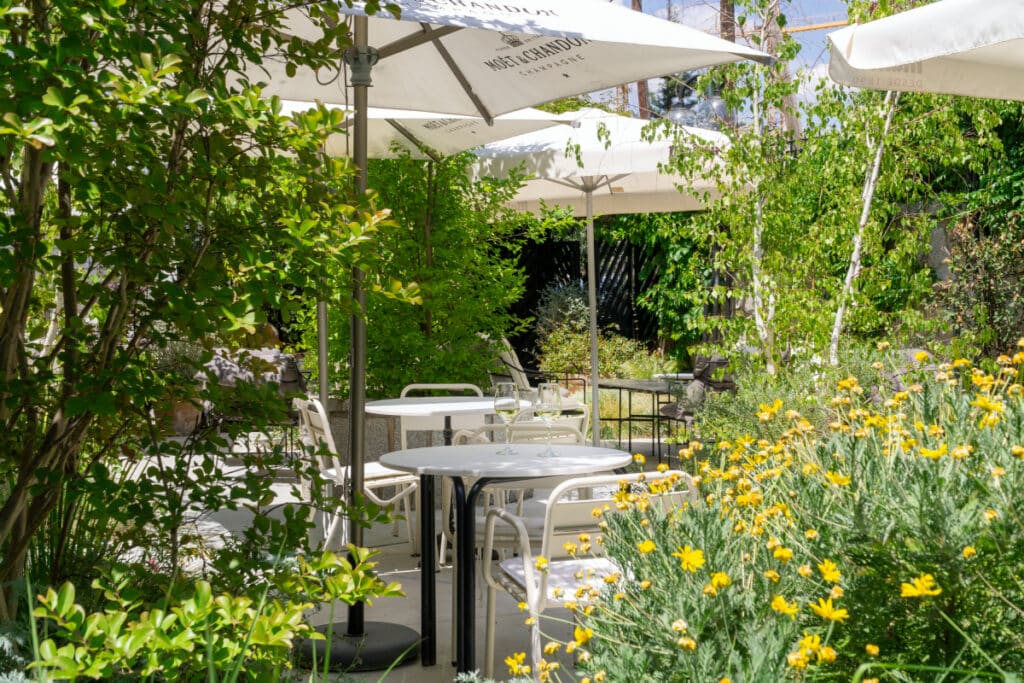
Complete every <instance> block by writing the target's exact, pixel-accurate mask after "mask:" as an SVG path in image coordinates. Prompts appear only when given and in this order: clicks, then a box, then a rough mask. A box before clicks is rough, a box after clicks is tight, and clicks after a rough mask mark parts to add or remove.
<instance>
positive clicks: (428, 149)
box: [282, 100, 571, 161]
mask: <svg viewBox="0 0 1024 683" xmlns="http://www.w3.org/2000/svg"><path fill="white" fill-rule="evenodd" d="M313 106H314V103H311V102H294V101H289V100H285V101H283V102H282V111H283V113H286V114H291V113H295V112H301V111H307V110H308V109H310V108H312V107H313ZM325 106H327V107H328V108H330V109H341V110H344V111H346V113H347V114H348V115H349V116H350V118H347V119H346V121H345V129H346V131H345V132H344V133H337V134H334V135H331V136H330V137H328V138H327V144H326V145H325V147H324V153H326V154H327V155H329V156H336V157H347V156H351V155H352V135H351V129H352V125H351V124H352V122H353V119H354V116H355V112H354V111H353V110H352V109H351V108H349V107H344V106H343V105H333V104H326V105H325ZM366 118H367V131H366V138H367V140H366V156H367V157H368V158H370V159H390V158H394V157H396V156H398V152H397V151H396V150H404V151H406V152H408V153H409V154H410V155H411V156H412V158H414V159H433V160H435V161H436V160H438V159H440V158H442V157H446V156H451V155H452V154H458V153H459V152H464V151H466V150H467V149H472V148H473V147H478V146H480V145H485V144H487V143H488V142H493V141H495V140H502V139H504V138H509V137H513V136H516V135H522V134H524V133H529V132H532V131H536V130H540V129H542V128H547V127H549V126H554V125H557V124H559V123H569V122H570V121H571V117H568V116H566V115H564V114H549V113H548V112H545V111H541V110H540V109H532V108H526V109H518V110H516V111H513V112H509V113H508V114H502V115H501V116H497V117H495V118H494V121H492V122H491V124H488V123H487V122H486V121H484V120H483V119H481V118H480V117H479V116H465V115H447V114H438V113H436V112H426V111H413V110H407V109H385V108H381V107H370V108H369V109H368V110H367V116H366Z"/></svg>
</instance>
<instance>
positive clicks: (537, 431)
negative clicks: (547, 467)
mask: <svg viewBox="0 0 1024 683" xmlns="http://www.w3.org/2000/svg"><path fill="white" fill-rule="evenodd" d="M509 436H510V437H511V440H512V442H513V443H531V442H534V443H544V442H545V441H546V440H547V437H548V430H547V427H545V426H544V424H543V423H542V422H513V423H512V424H510V425H509ZM504 439H505V425H503V424H498V423H495V424H486V425H482V426H480V427H477V428H476V429H461V430H459V431H457V432H455V434H454V435H453V436H452V444H453V445H458V444H467V443H486V442H488V441H494V442H499V443H500V442H503V441H504ZM586 442H587V439H586V437H585V436H584V435H583V432H581V431H580V430H579V429H577V428H576V427H575V426H574V425H572V424H568V423H566V424H562V423H552V425H551V443H572V444H579V445H581V446H582V445H584V444H586Z"/></svg>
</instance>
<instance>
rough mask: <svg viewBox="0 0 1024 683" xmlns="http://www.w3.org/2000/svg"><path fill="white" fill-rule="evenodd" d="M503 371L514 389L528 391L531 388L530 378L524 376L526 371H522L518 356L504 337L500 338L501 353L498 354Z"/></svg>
mask: <svg viewBox="0 0 1024 683" xmlns="http://www.w3.org/2000/svg"><path fill="white" fill-rule="evenodd" d="M498 357H499V358H500V359H501V362H502V364H503V365H504V366H505V369H506V370H508V374H509V376H510V377H511V378H512V381H513V382H514V383H515V385H516V388H518V389H519V390H520V391H530V390H531V389H532V388H533V387H531V386H530V378H529V377H527V376H526V371H525V370H524V369H523V364H522V363H520V362H519V355H518V354H516V350H515V349H514V348H512V344H511V342H509V340H508V339H506V338H505V337H502V338H501V352H500V353H499V354H498Z"/></svg>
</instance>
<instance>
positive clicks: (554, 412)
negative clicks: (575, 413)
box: [534, 382, 562, 456]
mask: <svg viewBox="0 0 1024 683" xmlns="http://www.w3.org/2000/svg"><path fill="white" fill-rule="evenodd" d="M534 413H536V415H537V417H539V418H540V419H542V420H543V421H544V426H545V427H547V430H548V433H547V445H548V447H547V448H546V449H545V450H544V455H547V456H552V455H554V454H555V451H554V449H552V448H551V421H552V420H553V419H555V418H556V417H558V416H559V415H561V414H562V390H561V387H560V386H558V384H556V383H554V382H545V383H543V384H539V385H538V386H537V405H536V407H535V408H534Z"/></svg>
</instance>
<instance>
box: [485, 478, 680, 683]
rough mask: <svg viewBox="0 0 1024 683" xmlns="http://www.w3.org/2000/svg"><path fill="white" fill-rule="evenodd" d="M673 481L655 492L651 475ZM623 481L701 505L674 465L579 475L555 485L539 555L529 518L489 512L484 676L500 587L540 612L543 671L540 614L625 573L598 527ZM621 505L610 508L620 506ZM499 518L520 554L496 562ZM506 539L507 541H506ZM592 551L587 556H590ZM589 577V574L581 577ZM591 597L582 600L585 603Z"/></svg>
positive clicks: (663, 498)
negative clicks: (607, 552)
mask: <svg viewBox="0 0 1024 683" xmlns="http://www.w3.org/2000/svg"><path fill="white" fill-rule="evenodd" d="M665 479H668V480H669V481H670V482H673V484H674V485H673V486H672V487H667V488H668V489H669V490H664V489H662V488H661V487H658V488H657V492H652V491H651V489H650V488H648V487H647V486H646V484H647V481H645V480H650V481H654V480H658V481H661V480H665ZM622 486H626V487H629V488H630V490H635V488H643V489H644V490H645V491H646V493H645V495H647V496H648V497H649V502H650V504H651V505H661V506H662V508H663V509H666V510H667V509H668V508H669V507H671V506H678V505H682V504H683V503H689V504H697V502H698V501H699V497H698V493H697V490H696V487H695V486H694V485H693V480H692V478H691V477H690V476H689V475H688V474H686V473H684V472H681V471H678V470H671V471H669V472H665V473H664V474H659V473H635V474H629V475H617V474H611V475H599V476H588V477H577V478H573V479H569V480H566V481H564V482H562V483H561V484H559V485H558V486H557V487H555V490H554V491H553V492H552V494H551V497H550V498H549V499H548V504H547V512H546V514H545V516H544V525H543V532H542V535H541V540H540V551H539V553H538V554H537V555H534V553H533V550H532V547H531V540H534V539H535V537H534V536H531V534H530V530H529V529H528V528H527V525H526V524H525V523H524V521H523V520H522V519H521V518H519V517H517V516H516V515H513V514H511V513H510V512H508V511H507V510H504V509H501V508H491V509H490V510H488V511H487V519H486V525H485V531H484V547H483V554H484V565H483V573H484V579H485V581H486V582H487V627H486V652H485V655H484V666H485V669H484V675H485V677H490V676H492V675H493V671H494V630H495V626H496V624H495V616H496V608H497V590H498V589H499V588H500V589H502V590H505V591H507V592H508V593H509V594H510V595H511V596H512V597H513V598H514V599H515V600H517V601H520V602H525V603H526V605H527V609H528V610H529V614H530V616H531V617H534V619H533V623H532V625H531V626H530V629H531V634H530V645H531V650H532V652H531V657H532V660H533V661H532V664H533V670H534V671H537V670H538V669H537V663H538V662H539V661H540V659H541V657H542V655H543V652H542V650H541V638H540V625H539V623H538V622H539V619H538V617H539V615H540V614H541V613H542V612H543V611H544V609H545V608H547V607H548V606H551V605H561V604H562V601H561V600H560V599H559V597H560V596H575V595H576V591H577V589H578V588H580V587H583V588H584V589H585V590H586V589H588V588H592V589H593V590H595V591H600V589H601V586H602V585H603V583H604V577H606V576H609V575H612V574H614V573H616V572H619V571H620V570H619V568H618V567H617V566H616V565H615V563H614V562H612V561H611V560H610V559H608V558H607V557H603V556H601V555H600V553H601V551H602V548H603V546H602V545H601V544H600V543H598V542H597V537H598V536H599V535H600V534H601V530H600V528H599V527H598V522H599V519H598V518H595V516H594V514H593V511H594V508H597V507H602V506H603V505H604V504H605V503H606V502H608V500H609V499H611V498H612V496H613V495H614V494H615V493H616V492H618V491H619V490H620V488H621V487H622ZM615 509H616V508H615V506H614V505H613V506H610V508H609V510H611V511H614V510H615ZM499 522H501V525H500V526H502V527H506V529H507V528H509V527H510V528H511V529H512V530H513V531H514V533H515V536H516V538H517V544H518V545H517V548H518V554H517V556H515V557H511V558H508V559H504V560H501V561H499V562H498V563H492V562H490V561H488V559H487V558H489V557H490V553H491V551H492V549H493V547H494V544H495V543H496V542H497V539H498V538H502V537H503V536H499V534H506V533H507V531H499V529H500V527H499ZM581 533H587V534H590V535H591V543H590V550H589V552H588V553H584V552H580V553H579V555H578V556H577V555H575V554H569V553H568V552H567V550H566V548H565V544H566V543H573V544H576V545H577V546H579V545H580V544H581V541H580V534H581ZM503 542H504V541H503ZM584 555H586V556H584ZM536 557H543V558H545V559H546V560H547V566H546V568H545V570H544V571H540V570H538V569H537V568H536V566H535V558H536ZM578 576H582V577H584V578H583V579H579V578H577V577H578ZM584 601H585V598H582V599H580V600H579V602H584Z"/></svg>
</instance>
